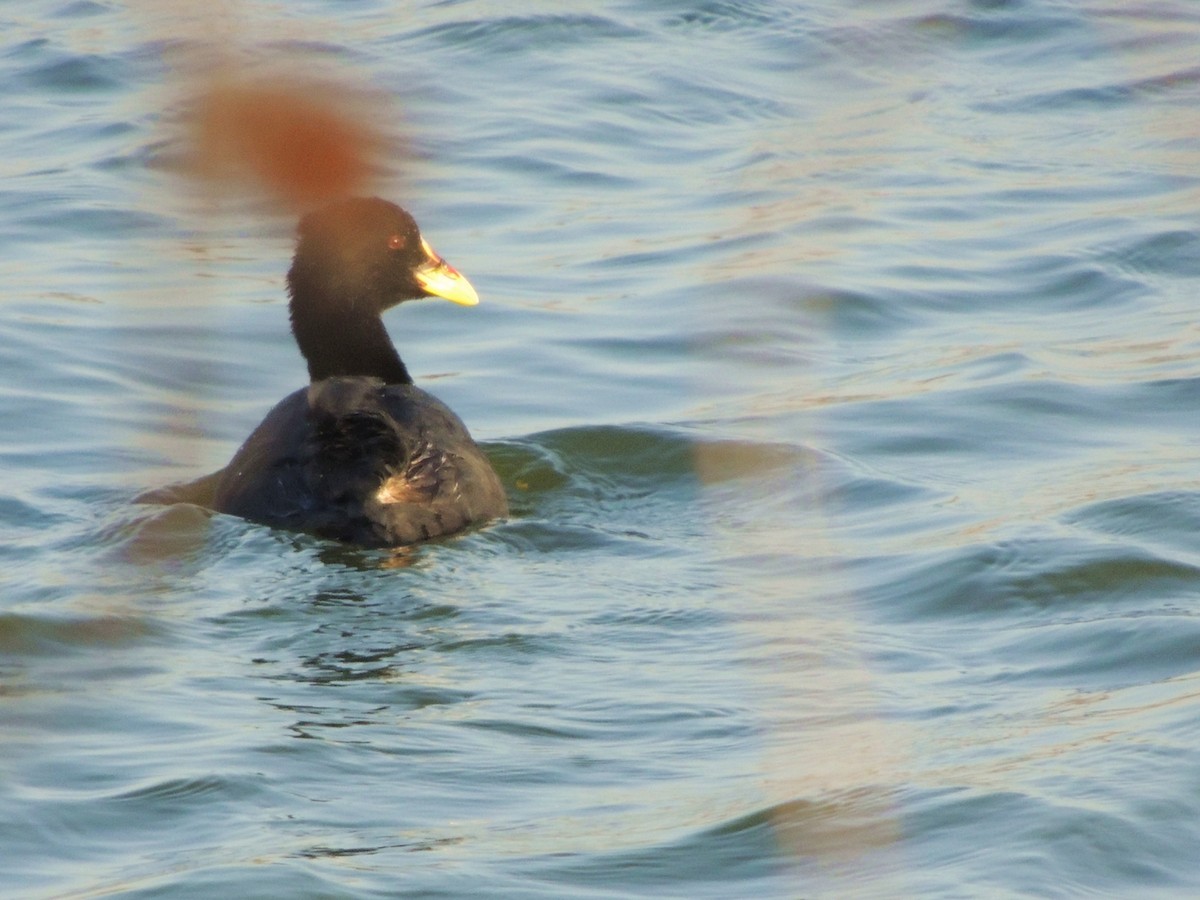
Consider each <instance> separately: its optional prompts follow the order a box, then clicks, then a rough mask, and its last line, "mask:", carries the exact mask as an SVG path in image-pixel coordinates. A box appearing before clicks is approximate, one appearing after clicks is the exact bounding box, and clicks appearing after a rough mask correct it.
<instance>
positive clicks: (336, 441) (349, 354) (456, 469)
mask: <svg viewBox="0 0 1200 900" xmlns="http://www.w3.org/2000/svg"><path fill="white" fill-rule="evenodd" d="M287 280H288V292H289V294H290V296H291V303H290V306H289V308H290V311H291V320H292V333H293V334H294V335H295V337H296V343H297V344H299V346H300V352H301V353H302V354H303V355H304V358H305V360H306V361H307V362H308V374H309V377H310V379H311V381H312V383H311V384H310V385H309V386H308V387H307V388H302V389H300V390H298V391H296V392H295V393H293V394H291V395H289V396H287V397H285V398H284V399H283V400H282V401H280V402H279V404H278V405H277V406H276V407H275V408H274V409H273V410H271V412H269V413H268V414H267V417H266V418H265V419H264V420H263V422H262V424H261V425H259V426H258V428H256V429H255V430H254V433H253V434H251V435H250V437H249V438H247V440H246V443H245V444H243V445H242V447H241V449H240V450H238V452H237V453H236V454H235V455H234V457H233V459H232V460H231V461H230V463H229V465H228V466H226V467H225V469H223V470H222V471H221V472H218V473H217V474H216V475H215V476H211V479H213V480H215V484H216V491H215V496H214V499H213V502H212V506H213V508H214V509H216V510H218V511H219V512H224V513H231V514H233V515H236V516H241V517H242V518H245V519H249V520H250V521H252V522H260V523H262V524H264V525H272V526H276V527H279V528H286V529H292V530H296V531H306V532H310V533H313V534H316V535H319V536H322V537H328V538H334V539H336V540H340V541H346V542H349V543H354V544H361V545H365V546H396V545H402V544H412V543H416V542H418V541H423V540H426V539H428V538H434V537H438V536H439V535H446V534H452V533H454V532H456V531H461V530H463V529H464V528H467V527H469V526H471V525H474V524H478V523H481V522H485V521H487V520H489V519H494V518H497V517H500V516H504V515H506V514H507V512H508V502H507V499H506V497H505V494H504V488H503V487H502V486H501V484H500V479H499V478H498V477H497V476H496V472H495V470H493V468H492V466H491V464H490V463H489V462H488V460H487V457H485V456H484V455H483V452H482V451H481V450H480V449H479V447H478V446H476V444H475V442H474V441H473V440H472V439H471V435H470V434H469V433H468V432H467V429H466V427H465V426H464V425H463V423H462V422H461V421H460V420H459V418H458V417H457V416H456V415H455V414H454V413H453V412H451V411H450V409H449V408H448V407H447V406H446V405H445V404H443V403H442V402H441V401H439V400H437V399H436V398H434V397H433V396H431V395H430V394H427V393H425V391H423V390H421V389H420V388H418V387H415V386H414V385H413V383H412V378H411V377H410V376H409V374H408V370H407V369H406V368H405V367H404V363H403V362H401V360H400V356H399V354H398V353H397V352H396V348H395V346H394V345H393V344H392V341H391V339H390V338H389V337H388V333H387V330H386V329H385V328H384V326H383V320H382V313H383V312H384V310H386V309H389V308H390V307H392V306H395V305H396V304H398V303H400V302H402V301H404V300H411V299H417V298H420V297H430V296H433V297H444V298H445V299H447V300H451V301H453V302H454V303H459V304H462V305H464V306H474V305H475V304H476V303H478V302H479V298H478V297H477V296H476V294H475V289H474V288H472V287H471V284H470V282H468V281H467V280H466V279H465V278H464V277H463V276H462V275H460V274H459V273H458V272H457V271H456V270H455V269H454V268H453V267H451V266H450V265H449V264H447V263H446V262H445V261H444V260H443V259H442V258H441V257H439V256H438V255H437V254H436V253H434V252H433V250H432V249H431V248H430V246H429V244H428V243H426V242H425V239H424V238H422V237H421V232H420V231H419V230H418V228H417V223H416V222H415V221H414V220H413V218H412V216H410V215H409V214H408V213H407V212H405V211H404V210H403V209H401V208H400V207H398V206H396V205H395V204H392V203H388V202H387V201H384V200H380V199H378V198H370V199H365V198H360V199H353V200H346V201H342V202H339V203H336V204H334V205H332V206H329V207H326V208H324V209H321V210H319V211H317V212H314V213H310V214H309V215H307V216H305V217H304V218H303V219H302V220H301V222H300V228H299V240H298V242H297V245H296V254H295V257H294V259H293V261H292V267H291V270H290V271H289V272H288V278H287ZM208 480H209V479H205V481H208Z"/></svg>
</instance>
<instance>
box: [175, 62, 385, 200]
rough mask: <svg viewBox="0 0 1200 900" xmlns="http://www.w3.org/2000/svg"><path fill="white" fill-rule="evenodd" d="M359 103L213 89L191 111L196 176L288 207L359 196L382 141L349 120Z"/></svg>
mask: <svg viewBox="0 0 1200 900" xmlns="http://www.w3.org/2000/svg"><path fill="white" fill-rule="evenodd" d="M356 108H358V109H361V104H357V103H355V102H353V101H350V102H347V98H340V97H338V96H336V95H335V94H334V93H333V92H332V91H329V90H314V89H313V88H312V87H311V86H299V85H297V86H287V85H272V86H268V87H252V86H243V85H218V86H215V87H213V88H211V89H210V90H208V91H207V92H206V93H205V94H204V95H202V96H201V97H200V99H199V101H198V102H197V103H196V104H195V107H194V113H193V117H192V120H191V124H192V127H193V130H194V138H195V141H194V147H193V149H194V151H195V154H196V164H197V169H198V170H199V172H200V174H202V175H203V176H205V177H207V178H209V179H212V180H217V181H222V180H231V181H237V182H239V183H240V182H244V181H245V180H246V179H247V178H249V179H250V180H252V181H253V182H256V183H257V184H258V185H259V186H260V187H262V188H263V189H264V190H266V191H267V192H269V193H270V194H271V195H273V197H274V198H275V199H277V200H279V201H282V202H283V203H285V204H287V205H289V206H292V207H305V206H310V205H312V204H314V203H321V202H325V201H329V200H333V199H336V198H338V197H345V196H349V195H351V194H355V193H359V192H361V191H362V190H363V188H364V186H365V185H366V183H367V182H368V181H369V180H370V178H371V176H372V174H373V172H374V171H375V167H374V165H373V161H374V159H375V157H376V156H377V155H378V153H379V152H380V151H381V149H382V148H383V147H384V145H385V143H386V141H385V140H384V138H383V136H382V135H381V134H379V133H377V132H375V131H374V130H372V129H371V128H369V127H367V126H366V125H363V124H361V123H360V122H358V121H356V120H355V119H354V118H352V116H353V113H354V111H355V109H356Z"/></svg>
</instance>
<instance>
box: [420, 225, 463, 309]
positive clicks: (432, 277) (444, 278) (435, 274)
mask: <svg viewBox="0 0 1200 900" xmlns="http://www.w3.org/2000/svg"><path fill="white" fill-rule="evenodd" d="M421 249H422V250H424V251H425V255H426V256H427V257H429V261H428V262H425V263H422V264H421V265H420V266H418V267H417V270H416V271H415V272H413V277H414V278H416V279H417V284H419V285H420V286H421V289H422V290H423V291H425V293H427V294H429V295H430V296H431V297H441V298H443V299H445V300H449V301H450V302H451V303H457V304H459V305H460V306H475V305H476V304H477V303H479V295H478V294H476V293H475V288H473V287H471V282H469V281H467V279H465V278H463V276H462V275H460V274H459V272H458V269H456V268H454V266H452V265H450V264H449V263H448V262H446V261H445V260H444V259H442V258H441V257H440V256H438V255H437V254H436V253H434V252H433V248H432V247H430V246H429V244H427V243H425V238H421Z"/></svg>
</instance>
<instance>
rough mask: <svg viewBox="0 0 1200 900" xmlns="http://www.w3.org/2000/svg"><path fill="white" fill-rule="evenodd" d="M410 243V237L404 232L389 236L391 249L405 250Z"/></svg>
mask: <svg viewBox="0 0 1200 900" xmlns="http://www.w3.org/2000/svg"><path fill="white" fill-rule="evenodd" d="M407 244H408V238H406V237H405V236H404V235H402V234H393V235H392V236H391V237H390V238H388V248H389V249H391V250H403V249H404V248H405V246H406V245H407Z"/></svg>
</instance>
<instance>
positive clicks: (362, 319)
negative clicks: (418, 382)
mask: <svg viewBox="0 0 1200 900" xmlns="http://www.w3.org/2000/svg"><path fill="white" fill-rule="evenodd" d="M291 312H292V333H293V334H294V335H295V336H296V343H297V344H298V345H299V346H300V352H301V353H302V354H303V355H304V359H305V360H306V361H307V363H308V376H309V378H310V379H311V380H312V381H314V382H316V381H322V380H323V379H326V378H333V377H335V376H339V375H358V376H365V377H368V378H380V379H382V380H383V382H384V383H385V384H412V377H411V376H410V375H409V374H408V369H406V368H405V366H404V363H403V362H402V361H401V359H400V354H399V353H397V352H396V347H395V345H394V344H392V339H391V338H390V337H389V336H388V333H387V329H386V328H385V327H384V326H383V320H382V319H381V318H380V317H379V316H378V315H377V314H360V315H358V316H338V317H334V316H328V317H325V316H318V315H315V314H314V313H313V311H312V308H311V307H307V308H306V307H304V306H301V305H299V304H297V303H296V302H295V301H293V303H292V310H291Z"/></svg>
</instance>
